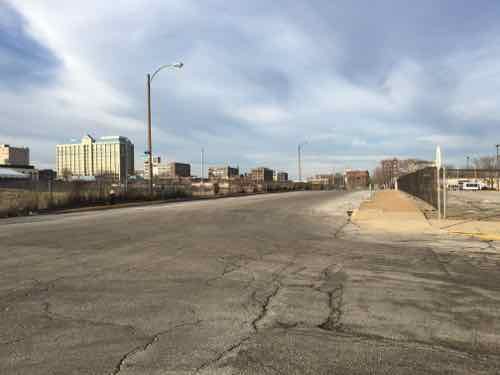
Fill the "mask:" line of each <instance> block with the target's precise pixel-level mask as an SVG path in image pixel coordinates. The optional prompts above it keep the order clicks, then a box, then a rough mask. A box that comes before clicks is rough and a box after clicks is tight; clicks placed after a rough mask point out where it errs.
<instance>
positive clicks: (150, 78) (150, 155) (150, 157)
mask: <svg viewBox="0 0 500 375" xmlns="http://www.w3.org/2000/svg"><path fill="white" fill-rule="evenodd" d="M183 66H184V64H183V63H181V62H179V63H175V64H167V65H162V66H160V67H159V68H158V69H156V70H155V72H154V73H153V74H149V73H148V75H147V77H146V78H147V90H146V91H147V101H148V103H147V104H148V150H147V151H146V153H147V154H148V162H149V167H148V169H149V197H150V198H153V139H152V130H151V82H152V81H153V79H154V77H155V76H156V75H157V74H158V73H159V72H160V70H162V69H164V68H177V69H180V68H182V67H183Z"/></svg>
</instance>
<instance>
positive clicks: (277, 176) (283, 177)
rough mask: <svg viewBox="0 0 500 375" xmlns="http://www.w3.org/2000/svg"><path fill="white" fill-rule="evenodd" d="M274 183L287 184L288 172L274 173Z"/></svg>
mask: <svg viewBox="0 0 500 375" xmlns="http://www.w3.org/2000/svg"><path fill="white" fill-rule="evenodd" d="M274 181H276V182H287V181H288V172H283V171H277V172H275V173H274Z"/></svg>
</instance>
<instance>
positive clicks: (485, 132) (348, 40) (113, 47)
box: [0, 0, 500, 178]
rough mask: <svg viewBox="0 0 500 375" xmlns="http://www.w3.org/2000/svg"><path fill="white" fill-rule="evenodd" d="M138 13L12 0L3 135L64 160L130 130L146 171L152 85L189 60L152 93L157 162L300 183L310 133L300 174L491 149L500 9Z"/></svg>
mask: <svg viewBox="0 0 500 375" xmlns="http://www.w3.org/2000/svg"><path fill="white" fill-rule="evenodd" d="M131 4H132V3H131ZM135 4H136V5H135V6H133V5H131V6H128V7H123V8H121V7H119V6H116V5H113V4H111V3H110V4H102V3H101V2H92V1H89V2H86V3H85V4H71V6H70V5H64V4H61V2H53V1H14V0H9V1H3V2H0V29H1V31H2V33H1V35H2V36H0V51H1V53H2V55H3V57H5V58H4V59H3V64H2V66H1V67H0V74H1V80H0V81H1V82H2V84H1V85H0V97H1V98H2V101H3V103H4V105H3V106H2V115H3V116H2V127H1V128H0V140H1V142H3V143H8V144H13V145H19V146H22V145H26V146H28V147H30V149H31V151H32V155H31V156H32V159H33V162H34V163H35V164H37V165H39V166H40V167H54V166H55V153H54V146H55V145H56V144H58V143H64V142H66V141H68V140H69V139H71V138H80V137H81V135H82V134H85V133H95V134H121V135H124V136H127V137H128V138H130V139H132V140H133V142H134V143H135V145H136V160H137V163H136V164H138V165H140V164H141V162H142V160H143V159H142V158H143V154H142V152H143V151H144V150H145V149H146V147H145V140H146V135H145V133H146V121H145V119H146V110H145V104H146V103H145V76H146V74H147V73H148V72H151V71H152V70H153V69H154V68H155V67H156V66H158V65H161V64H164V63H169V62H173V61H177V60H182V61H184V62H185V67H184V68H183V70H181V71H179V72H164V73H162V75H161V76H159V77H158V78H157V79H156V80H155V82H154V86H153V88H152V89H153V136H154V147H153V153H154V154H155V155H163V156H166V157H167V159H175V160H184V161H187V162H190V163H191V164H192V165H193V174H199V164H200V163H199V153H200V149H201V147H204V148H205V150H206V154H207V165H217V164H230V165H239V166H240V167H241V168H242V169H251V168H252V167H254V166H256V165H269V166H272V167H273V168H275V169H280V170H281V169H283V170H287V171H289V173H290V177H291V178H296V174H297V167H296V147H297V144H298V143H300V142H303V141H304V140H307V141H308V144H307V145H306V146H305V147H304V152H303V169H304V176H308V175H313V174H319V173H328V172H331V171H332V169H334V170H335V171H340V170H343V169H345V168H349V167H351V168H353V169H358V168H363V169H369V170H373V168H374V167H375V166H376V165H377V163H378V162H379V161H380V160H382V159H385V158H389V157H393V156H398V157H401V158H405V157H417V158H421V159H426V160H428V159H432V157H433V150H434V147H435V145H436V143H440V144H441V145H442V147H443V149H444V152H445V157H447V158H448V160H449V161H450V162H451V163H453V164H458V165H463V164H465V156H466V155H470V156H471V157H474V156H475V155H489V154H491V155H493V154H494V152H495V150H494V144H495V143H498V142H497V141H498V140H495V134H494V130H495V127H498V124H497V123H498V121H499V119H500V113H499V112H498V109H497V108H496V92H497V91H498V90H497V89H498V88H499V86H500V78H498V77H499V76H500V75H498V72H500V64H499V63H497V61H498V55H500V50H499V49H498V47H497V45H498V43H497V40H498V37H497V36H496V34H498V33H497V32H496V31H497V29H498V28H499V26H498V25H497V24H496V19H497V17H498V15H500V4H498V3H495V2H493V1H481V2H480V5H478V4H475V5H472V4H469V3H468V2H465V1H459V2H457V1H442V2H439V5H436V4H435V2H431V1H423V2H419V4H418V5H419V6H418V8H417V7H415V6H412V4H414V3H413V2H397V3H396V2H389V1H385V2H380V4H379V5H378V6H377V9H371V10H370V11H369V12H366V11H365V10H366V9H365V7H366V5H363V4H362V3H361V2H351V1H349V2H347V1H339V2H315V3H314V5H311V4H305V3H304V4H303V3H299V2H293V1H292V2H290V1H287V2H279V1H278V2H276V3H275V4H272V5H271V4H267V3H265V2H262V3H260V6H257V5H258V4H254V5H252V6H249V5H247V4H244V3H239V2H234V3H232V4H229V5H228V4H224V3H218V2H213V3H203V4H202V3H200V2H195V1H188V0H186V1H184V0H183V1H172V2H154V3H152V4H151V6H150V7H149V8H148V9H147V10H146V9H145V8H144V7H143V6H142V5H141V3H140V2H137V3H135ZM54 9H56V10H57V11H54ZM96 9H98V10H99V11H98V12H96V11H95V10H96ZM214 19H217V22H213V20H214ZM152 46H154V48H152ZM118 66H119V68H120V69H116V68H117V67H118ZM136 167H137V165H136Z"/></svg>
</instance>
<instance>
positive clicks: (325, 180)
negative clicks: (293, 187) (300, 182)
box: [309, 174, 335, 186]
mask: <svg viewBox="0 0 500 375" xmlns="http://www.w3.org/2000/svg"><path fill="white" fill-rule="evenodd" d="M334 177H335V176H334V175H333V174H317V175H316V176H314V177H311V178H309V182H311V183H312V184H317V185H328V186H333V184H334Z"/></svg>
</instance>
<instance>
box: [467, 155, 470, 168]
mask: <svg viewBox="0 0 500 375" xmlns="http://www.w3.org/2000/svg"><path fill="white" fill-rule="evenodd" d="M469 161H470V156H467V169H469Z"/></svg>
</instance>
